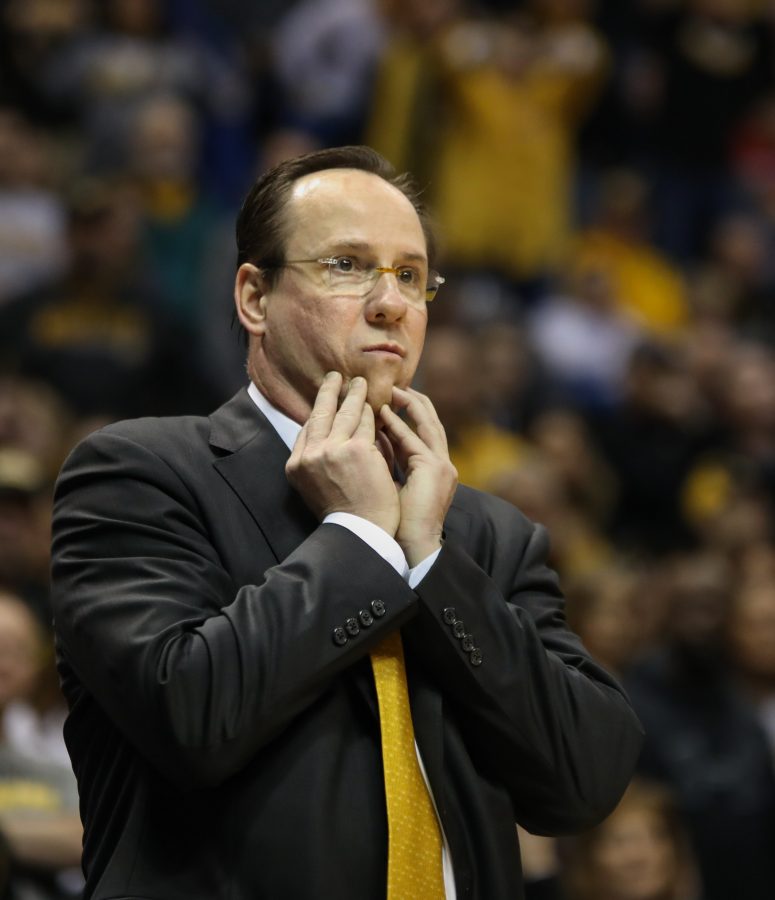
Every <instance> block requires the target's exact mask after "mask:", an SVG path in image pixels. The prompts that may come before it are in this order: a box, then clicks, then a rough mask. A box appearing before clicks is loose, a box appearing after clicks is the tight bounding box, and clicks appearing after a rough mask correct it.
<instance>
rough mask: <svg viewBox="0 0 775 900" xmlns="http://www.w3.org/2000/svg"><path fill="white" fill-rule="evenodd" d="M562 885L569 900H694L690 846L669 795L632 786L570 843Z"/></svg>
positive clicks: (650, 787)
mask: <svg viewBox="0 0 775 900" xmlns="http://www.w3.org/2000/svg"><path fill="white" fill-rule="evenodd" d="M566 884H567V897H568V900H699V897H700V892H699V889H698V879H697V876H696V868H695V863H694V859H693V854H692V850H691V846H690V844H689V840H688V838H687V835H686V832H685V829H684V827H683V823H682V822H681V817H680V815H679V813H678V811H677V809H676V806H675V803H674V802H673V798H672V797H671V795H670V793H669V792H668V791H666V790H665V789H664V788H661V787H659V786H657V785H653V784H649V783H648V782H643V781H638V780H636V781H633V783H632V784H631V785H630V786H629V788H628V789H627V791H626V792H625V794H624V797H623V798H622V800H621V802H620V803H619V806H618V807H617V808H616V809H615V810H614V812H613V813H612V814H611V815H610V816H609V817H608V818H607V819H606V820H605V822H603V823H602V825H598V827H597V828H594V829H592V830H591V831H588V832H586V834H583V835H581V836H580V837H578V838H576V839H574V840H573V841H572V842H571V843H570V853H569V858H568V864H567V877H566ZM730 896H731V895H730ZM735 896H737V895H735Z"/></svg>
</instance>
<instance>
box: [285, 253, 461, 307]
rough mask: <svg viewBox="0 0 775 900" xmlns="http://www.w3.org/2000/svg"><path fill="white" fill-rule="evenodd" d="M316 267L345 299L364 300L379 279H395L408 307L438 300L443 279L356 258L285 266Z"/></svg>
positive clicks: (304, 261)
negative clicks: (437, 295)
mask: <svg viewBox="0 0 775 900" xmlns="http://www.w3.org/2000/svg"><path fill="white" fill-rule="evenodd" d="M312 263H314V264H316V265H319V266H320V267H321V269H320V272H321V275H322V283H323V285H324V286H325V287H326V288H327V289H328V290H330V291H331V292H332V293H336V294H342V295H344V296H346V297H365V296H366V295H367V294H369V293H370V292H371V291H372V290H374V288H375V286H376V284H377V281H378V279H379V277H380V275H387V274H390V275H395V277H396V283H397V284H398V290H399V292H400V293H401V295H402V296H403V297H404V299H405V300H406V302H407V303H410V304H412V305H413V306H425V304H426V303H430V301H431V300H433V298H434V297H435V296H436V293H437V292H438V290H439V287H440V286H441V285H442V284H444V280H445V279H444V278H443V277H442V276H441V275H439V273H438V272H433V271H430V272H428V274H427V276H426V275H425V273H424V271H423V270H422V269H419V268H417V267H416V266H372V265H368V264H367V263H363V262H361V261H360V260H359V259H357V258H356V257H354V256H326V257H323V258H322V259H289V260H286V262H285V263H283V265H284V266H297V265H306V264H312Z"/></svg>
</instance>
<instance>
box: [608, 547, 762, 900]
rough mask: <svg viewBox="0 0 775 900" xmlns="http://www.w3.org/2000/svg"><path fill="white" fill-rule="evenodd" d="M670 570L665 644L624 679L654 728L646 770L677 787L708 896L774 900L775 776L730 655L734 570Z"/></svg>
mask: <svg viewBox="0 0 775 900" xmlns="http://www.w3.org/2000/svg"><path fill="white" fill-rule="evenodd" d="M671 568H672V571H671V573H670V580H669V582H668V594H667V600H668V612H667V618H666V634H665V638H664V644H663V646H662V647H661V648H659V649H658V650H656V651H654V652H653V653H652V654H651V655H650V656H649V657H647V658H645V659H644V660H643V661H642V662H640V663H638V665H636V666H634V667H633V668H632V669H631V671H630V673H629V675H628V677H627V678H626V679H625V684H626V685H627V687H628V690H629V693H630V697H631V699H632V702H633V705H634V706H635V709H636V710H637V712H638V715H639V716H640V718H641V721H642V722H643V726H644V728H645V730H646V742H645V745H644V750H643V754H642V756H641V761H640V764H639V769H640V771H641V773H642V774H643V775H644V776H647V777H649V778H652V779H656V780H658V781H660V782H662V783H663V784H665V785H666V786H668V787H669V788H670V789H671V790H672V791H673V793H674V796H675V800H676V803H677V806H678V809H679V811H680V814H681V816H682V817H683V818H684V821H685V822H686V825H687V828H688V830H689V832H690V835H691V838H692V842H693V844H694V847H695V851H696V854H697V862H698V865H699V869H700V873H701V876H702V882H703V885H704V889H705V898H706V900H729V898H730V897H734V898H735V900H766V898H771V897H772V896H773V890H774V889H775V860H773V855H772V846H773V841H775V774H773V766H772V757H771V753H770V748H769V745H768V742H767V739H766V736H765V734H764V731H763V729H762V727H761V724H760V722H759V720H758V718H757V715H756V713H755V710H754V708H753V706H752V705H751V704H750V702H749V701H748V698H747V697H746V695H745V694H744V693H743V692H742V691H741V690H740V688H739V686H738V685H737V684H736V682H735V680H734V679H733V677H732V672H731V669H730V666H729V663H728V661H727V658H726V654H725V631H726V625H727V621H728V616H729V605H730V596H731V595H730V588H731V572H730V570H729V568H728V566H727V564H726V562H725V561H724V560H723V559H721V558H719V557H709V556H708V555H697V556H689V557H683V558H679V559H677V560H676V561H675V562H674V564H673V566H672V567H671Z"/></svg>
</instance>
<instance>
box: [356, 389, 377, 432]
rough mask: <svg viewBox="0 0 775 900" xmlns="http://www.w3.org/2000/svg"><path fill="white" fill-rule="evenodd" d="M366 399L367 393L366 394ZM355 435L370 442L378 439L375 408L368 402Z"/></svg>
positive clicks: (362, 411) (362, 410) (365, 404)
mask: <svg viewBox="0 0 775 900" xmlns="http://www.w3.org/2000/svg"><path fill="white" fill-rule="evenodd" d="M364 400H365V395H364ZM353 437H357V438H363V440H365V441H368V443H370V444H373V443H375V442H376V440H377V423H376V422H375V420H374V410H373V409H372V408H371V407H370V406H369V404H368V403H365V402H364V404H363V407H362V409H361V415H360V418H359V420H358V427H357V428H356V429H355V432H354V433H353Z"/></svg>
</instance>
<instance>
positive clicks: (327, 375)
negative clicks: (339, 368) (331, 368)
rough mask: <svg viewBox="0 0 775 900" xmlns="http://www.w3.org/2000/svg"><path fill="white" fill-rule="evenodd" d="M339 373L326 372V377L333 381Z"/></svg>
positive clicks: (327, 379)
mask: <svg viewBox="0 0 775 900" xmlns="http://www.w3.org/2000/svg"><path fill="white" fill-rule="evenodd" d="M338 374H339V373H338V372H326V378H325V380H326V381H333V380H334V379H335V378H336V377H337V375H338Z"/></svg>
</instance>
